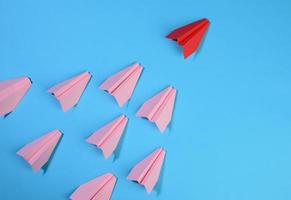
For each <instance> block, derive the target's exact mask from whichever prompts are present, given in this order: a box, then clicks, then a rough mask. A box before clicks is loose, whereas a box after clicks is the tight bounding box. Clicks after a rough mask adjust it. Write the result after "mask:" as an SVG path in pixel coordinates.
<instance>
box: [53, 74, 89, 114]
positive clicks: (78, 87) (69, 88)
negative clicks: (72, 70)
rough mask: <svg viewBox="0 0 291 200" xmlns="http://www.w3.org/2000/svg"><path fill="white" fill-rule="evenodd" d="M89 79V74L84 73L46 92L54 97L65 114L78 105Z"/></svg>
mask: <svg viewBox="0 0 291 200" xmlns="http://www.w3.org/2000/svg"><path fill="white" fill-rule="evenodd" d="M90 78H91V74H90V73H89V72H84V73H81V74H79V75H77V76H75V77H73V78H71V79H69V80H66V81H63V82H61V83H59V84H57V85H55V86H53V87H52V88H50V89H49V90H48V91H49V92H50V93H52V94H53V95H54V96H55V97H56V99H57V100H58V101H59V102H60V104H61V106H62V109H63V111H64V112H65V111H67V110H69V109H70V108H72V107H73V106H75V105H76V104H77V103H78V101H79V99H80V97H81V95H82V94H83V92H84V90H85V88H86V86H87V84H88V82H89V80H90Z"/></svg>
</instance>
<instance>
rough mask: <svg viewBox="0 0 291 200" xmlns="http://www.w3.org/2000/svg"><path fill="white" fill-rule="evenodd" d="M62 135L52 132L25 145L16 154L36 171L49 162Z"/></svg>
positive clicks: (57, 131) (58, 132)
mask: <svg viewBox="0 0 291 200" xmlns="http://www.w3.org/2000/svg"><path fill="white" fill-rule="evenodd" d="M62 135H63V134H62V133H61V132H60V131H59V130H53V131H51V132H49V133H47V134H45V135H43V136H42V137H40V138H38V139H36V140H34V141H33V142H31V143H29V144H26V145H25V146H24V147H22V148H21V149H20V150H19V151H18V152H17V154H18V155H19V156H21V157H23V158H24V159H25V160H26V161H27V162H28V164H30V165H31V167H32V168H33V170H34V171H38V170H39V169H41V168H42V167H43V166H44V165H45V164H46V163H47V162H48V161H49V159H50V157H51V155H52V154H53V152H54V150H55V147H56V146H57V144H58V143H59V141H60V139H61V137H62Z"/></svg>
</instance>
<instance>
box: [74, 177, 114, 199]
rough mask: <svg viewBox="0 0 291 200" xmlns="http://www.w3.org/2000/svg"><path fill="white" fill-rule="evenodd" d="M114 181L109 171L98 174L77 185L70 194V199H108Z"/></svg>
mask: <svg viewBox="0 0 291 200" xmlns="http://www.w3.org/2000/svg"><path fill="white" fill-rule="evenodd" d="M115 183H116V177H115V176H114V175H112V174H111V173H107V174H104V175H102V176H98V177H96V178H95V179H93V180H91V181H89V182H87V183H85V184H83V185H81V186H79V187H78V188H77V189H76V190H75V192H74V193H73V194H72V195H71V196H70V199H71V200H109V199H110V197H111V194H112V191H113V189H114V186H115Z"/></svg>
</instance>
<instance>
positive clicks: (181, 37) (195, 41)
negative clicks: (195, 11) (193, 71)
mask: <svg viewBox="0 0 291 200" xmlns="http://www.w3.org/2000/svg"><path fill="white" fill-rule="evenodd" d="M209 23H210V22H209V20H208V19H206V18H204V19H201V20H198V21H196V22H193V23H191V24H187V25H185V26H182V27H180V28H177V29H175V30H174V31H172V32H171V33H170V34H169V35H167V36H166V37H167V38H169V39H172V40H175V41H177V42H178V44H179V45H181V46H182V47H183V54H184V58H187V57H188V56H190V55H191V54H192V53H194V52H195V51H197V49H198V47H199V44H200V43H201V40H202V39H203V36H204V35H205V33H206V31H207V29H208V26H209Z"/></svg>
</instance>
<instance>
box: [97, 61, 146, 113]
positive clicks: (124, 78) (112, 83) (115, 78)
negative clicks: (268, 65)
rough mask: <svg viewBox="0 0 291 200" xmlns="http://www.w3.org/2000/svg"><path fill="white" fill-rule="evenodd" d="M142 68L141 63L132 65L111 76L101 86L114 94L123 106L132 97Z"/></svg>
mask: <svg viewBox="0 0 291 200" xmlns="http://www.w3.org/2000/svg"><path fill="white" fill-rule="evenodd" d="M142 70H143V67H142V66H141V65H140V64H137V63H136V64H133V65H130V66H128V67H126V68H124V69H123V70H121V71H119V72H117V73H116V74H114V75H112V76H110V77H109V78H108V79H106V80H105V81H104V82H103V83H102V84H101V86H100V87H99V88H100V89H101V90H104V91H106V92H108V93H109V94H110V95H112V96H113V97H114V98H115V99H116V101H117V103H118V105H119V106H120V107H122V106H123V105H124V104H125V103H126V102H127V101H128V100H129V99H130V97H131V95H132V93H133V90H134V88H135V86H136V83H137V81H138V79H139V77H140V75H141V72H142Z"/></svg>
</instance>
